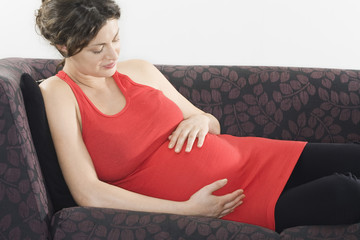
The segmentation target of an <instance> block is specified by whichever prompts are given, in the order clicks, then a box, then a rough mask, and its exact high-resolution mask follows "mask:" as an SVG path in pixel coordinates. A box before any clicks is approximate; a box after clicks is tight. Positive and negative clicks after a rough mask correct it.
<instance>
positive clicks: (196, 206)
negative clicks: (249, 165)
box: [186, 179, 245, 218]
mask: <svg viewBox="0 0 360 240" xmlns="http://www.w3.org/2000/svg"><path fill="white" fill-rule="evenodd" d="M226 183H227V179H222V180H218V181H216V182H213V183H211V184H209V185H206V186H205V187H203V188H201V189H200V190H199V191H197V192H196V193H195V194H194V195H192V196H191V197H190V199H189V200H188V201H187V202H186V203H187V204H188V206H189V207H190V211H191V212H192V214H191V215H197V216H204V217H213V218H222V217H224V216H225V215H227V214H229V213H231V212H233V211H234V209H235V208H236V207H238V206H239V205H240V204H242V203H243V201H242V200H243V199H244V197H245V195H244V194H243V190H242V189H239V190H236V191H234V192H232V193H229V194H226V195H222V196H215V195H213V194H212V193H213V192H215V191H216V190H218V189H220V188H222V187H224V186H225V185H226Z"/></svg>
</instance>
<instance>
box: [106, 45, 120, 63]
mask: <svg viewBox="0 0 360 240" xmlns="http://www.w3.org/2000/svg"><path fill="white" fill-rule="evenodd" d="M108 49H109V50H108V53H107V58H108V59H112V60H117V59H118V58H119V53H120V46H119V44H118V43H113V44H111V45H110V47H109V48H108Z"/></svg>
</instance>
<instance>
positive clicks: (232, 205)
mask: <svg viewBox="0 0 360 240" xmlns="http://www.w3.org/2000/svg"><path fill="white" fill-rule="evenodd" d="M244 198H245V194H241V195H239V196H238V197H236V198H235V199H234V200H232V201H231V202H228V203H226V204H225V205H224V208H225V209H228V208H236V207H237V206H239V205H240V204H241V203H242V202H243V201H242V200H243V199H244Z"/></svg>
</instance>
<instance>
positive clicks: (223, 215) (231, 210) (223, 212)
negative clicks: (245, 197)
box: [218, 201, 243, 218]
mask: <svg viewBox="0 0 360 240" xmlns="http://www.w3.org/2000/svg"><path fill="white" fill-rule="evenodd" d="M242 203H243V201H240V202H239V203H237V204H236V205H235V206H234V207H232V208H227V209H224V210H223V211H222V212H221V213H220V214H219V217H218V218H222V217H225V216H226V215H228V214H229V213H232V212H234V211H235V208H237V207H238V206H240V205H241V204H242Z"/></svg>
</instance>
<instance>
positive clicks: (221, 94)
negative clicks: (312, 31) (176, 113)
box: [159, 66, 360, 142]
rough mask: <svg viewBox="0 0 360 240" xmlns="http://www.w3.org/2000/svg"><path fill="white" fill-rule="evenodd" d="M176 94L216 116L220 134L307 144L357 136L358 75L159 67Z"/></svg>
mask: <svg viewBox="0 0 360 240" xmlns="http://www.w3.org/2000/svg"><path fill="white" fill-rule="evenodd" d="M159 69H160V70H161V71H162V72H163V73H164V75H165V76H166V77H167V78H168V79H169V80H170V81H171V82H172V83H173V84H174V85H175V87H176V88H177V89H178V91H179V92H180V93H182V94H183V95H184V96H185V97H187V98H188V99H189V100H190V101H192V102H193V103H194V104H195V105H196V106H197V107H199V108H201V109H203V110H204V111H206V112H210V113H212V114H213V115H214V116H216V117H217V118H218V119H219V121H220V123H221V127H222V133H226V134H232V135H236V136H260V137H268V138H275V139H286V140H302V141H309V142H353V141H358V139H359V138H360V134H359V131H358V129H359V125H360V97H359V96H360V81H359V74H360V73H359V71H350V70H336V69H310V68H285V67H240V66H159Z"/></svg>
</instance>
